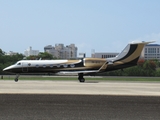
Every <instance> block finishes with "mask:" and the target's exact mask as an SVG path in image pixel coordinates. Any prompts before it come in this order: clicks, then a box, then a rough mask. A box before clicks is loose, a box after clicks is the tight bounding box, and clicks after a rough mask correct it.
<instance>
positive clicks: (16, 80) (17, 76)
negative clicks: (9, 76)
mask: <svg viewBox="0 0 160 120" xmlns="http://www.w3.org/2000/svg"><path fill="white" fill-rule="evenodd" d="M18 78H19V74H17V75H16V77H15V79H14V81H15V82H18Z"/></svg>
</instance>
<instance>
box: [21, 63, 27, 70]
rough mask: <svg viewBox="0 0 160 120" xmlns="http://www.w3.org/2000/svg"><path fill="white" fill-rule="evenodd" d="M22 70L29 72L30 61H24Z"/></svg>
mask: <svg viewBox="0 0 160 120" xmlns="http://www.w3.org/2000/svg"><path fill="white" fill-rule="evenodd" d="M22 72H28V63H27V62H23V63H22Z"/></svg>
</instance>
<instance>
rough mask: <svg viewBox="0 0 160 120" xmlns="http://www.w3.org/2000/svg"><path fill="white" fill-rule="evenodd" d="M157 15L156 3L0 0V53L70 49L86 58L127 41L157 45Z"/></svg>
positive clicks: (159, 33)
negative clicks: (75, 47)
mask: <svg viewBox="0 0 160 120" xmlns="http://www.w3.org/2000/svg"><path fill="white" fill-rule="evenodd" d="M159 12H160V0H0V49H2V50H3V51H5V52H9V51H14V52H19V53H24V51H25V50H26V49H28V48H29V47H30V46H31V47H32V49H33V50H39V51H40V52H44V47H45V46H47V45H53V46H54V45H55V44H58V43H62V44H64V45H65V46H66V45H69V44H75V45H76V46H77V47H78V53H86V55H87V56H88V57H90V56H91V53H92V51H93V50H94V51H95V52H121V51H122V50H123V49H124V48H125V46H126V45H127V44H128V43H129V42H132V41H152V40H155V41H156V42H155V44H160V13H159Z"/></svg>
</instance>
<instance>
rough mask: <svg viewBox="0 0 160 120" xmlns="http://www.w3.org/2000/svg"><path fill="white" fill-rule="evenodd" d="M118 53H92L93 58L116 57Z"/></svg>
mask: <svg viewBox="0 0 160 120" xmlns="http://www.w3.org/2000/svg"><path fill="white" fill-rule="evenodd" d="M118 54H119V53H108V52H102V53H101V52H100V53H92V55H91V56H92V57H93V58H111V57H116V56H117V55H118Z"/></svg>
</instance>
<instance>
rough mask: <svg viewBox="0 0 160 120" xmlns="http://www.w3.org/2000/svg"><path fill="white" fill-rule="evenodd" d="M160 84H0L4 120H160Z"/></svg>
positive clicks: (4, 82)
mask: <svg viewBox="0 0 160 120" xmlns="http://www.w3.org/2000/svg"><path fill="white" fill-rule="evenodd" d="M159 111H160V83H159V82H125V81H123V82H118V81H114V82H112V81H107V82H105V81H88V82H87V83H79V82H78V81H29V80H28V81H24V80H23V81H19V82H17V83H16V82H14V81H10V80H6V81H4V80H1V81H0V118H1V119H3V120H19V119H20V120H106V119H107V120H159V119H160V114H159Z"/></svg>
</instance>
